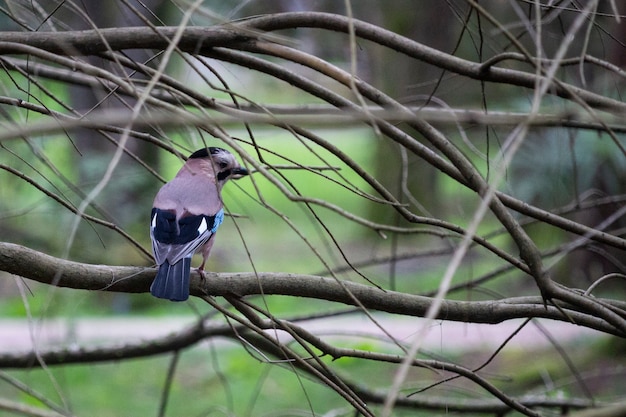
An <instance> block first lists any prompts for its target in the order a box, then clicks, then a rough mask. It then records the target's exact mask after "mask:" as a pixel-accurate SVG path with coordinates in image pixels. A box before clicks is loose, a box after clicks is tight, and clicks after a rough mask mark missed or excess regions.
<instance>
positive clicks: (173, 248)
mask: <svg viewBox="0 0 626 417" xmlns="http://www.w3.org/2000/svg"><path fill="white" fill-rule="evenodd" d="M244 175H248V171H247V170H246V169H245V168H243V167H241V165H239V163H238V162H237V160H236V159H235V157H234V156H233V155H232V154H231V153H230V152H228V151H227V150H225V149H222V148H216V147H211V148H203V149H200V150H198V151H196V152H194V153H192V154H191V155H190V156H189V159H187V162H186V163H185V164H184V165H183V167H182V168H181V169H180V171H178V173H177V174H176V177H174V179H172V180H171V181H170V182H168V183H167V184H165V185H164V186H163V187H161V189H160V190H159V192H158V193H157V195H156V197H155V198H154V204H153V207H152V214H151V222H150V238H151V239H152V252H153V253H154V259H155V260H156V262H157V264H158V265H159V271H158V273H157V276H156V278H155V279H154V281H153V282H152V285H151V286H150V292H151V293H152V295H154V296H155V297H158V298H165V299H168V300H172V301H185V300H186V299H187V298H189V274H190V270H191V258H192V256H193V255H194V253H196V251H198V250H201V251H202V264H201V265H200V267H199V268H198V272H200V274H203V271H204V265H205V263H206V261H207V258H208V256H209V252H210V251H211V247H212V246H213V242H214V241H215V233H216V232H217V228H218V227H219V226H220V224H221V223H222V221H223V220H224V206H223V204H222V197H221V195H220V192H221V191H222V187H223V186H224V183H225V182H226V181H227V180H229V179H230V178H234V179H238V178H241V177H242V176H244Z"/></svg>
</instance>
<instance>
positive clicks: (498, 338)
mask: <svg viewBox="0 0 626 417" xmlns="http://www.w3.org/2000/svg"><path fill="white" fill-rule="evenodd" d="M376 319H377V321H378V324H379V325H380V326H381V327H383V328H384V329H385V330H386V331H387V332H389V333H390V334H391V335H392V336H393V337H394V338H395V339H396V340H397V341H399V342H401V343H411V342H413V340H415V338H416V337H417V335H418V334H419V333H420V332H421V331H422V328H423V326H425V325H427V326H428V332H427V333H426V335H425V337H424V339H423V341H422V345H421V347H422V348H423V349H426V350H428V351H432V352H442V351H444V350H445V351H446V352H450V351H451V349H452V350H453V351H452V353H457V352H463V351H476V350H493V349H496V348H497V347H498V346H500V345H501V344H502V343H503V342H504V341H505V340H506V339H507V337H509V336H510V335H511V334H512V333H514V332H515V331H516V330H517V329H518V327H519V326H520V324H521V323H522V322H523V321H521V320H510V321H507V322H504V323H500V324H498V325H485V324H466V323H455V322H446V323H442V322H437V321H435V322H432V323H431V324H430V325H428V324H427V322H426V321H425V320H424V319H418V318H398V317H391V316H386V315H381V316H376ZM193 322H194V318H193V317H186V318H184V317H177V318H162V317H161V318H152V317H151V318H128V317H120V318H102V319H99V318H85V319H76V320H71V321H70V320H56V319H55V320H48V321H44V322H42V321H39V320H33V321H30V322H29V321H28V320H25V319H3V320H0V354H2V353H3V352H16V351H26V350H31V349H32V348H33V346H37V347H38V348H39V349H45V348H48V347H64V346H65V347H71V346H76V345H80V346H83V345H87V346H89V345H92V346H93V345H95V344H112V343H115V344H119V343H129V342H138V341H141V340H149V339H153V338H158V337H164V336H167V335H168V334H171V333H173V332H176V331H178V330H181V329H183V328H184V327H186V326H188V325H191V324H192V323H193ZM537 322H538V323H539V324H540V326H541V328H539V327H538V326H536V325H534V324H532V323H530V324H528V325H526V326H525V327H524V328H523V329H522V330H521V331H520V332H519V333H518V334H517V335H515V337H514V338H513V339H512V340H511V341H510V342H509V345H508V347H509V348H519V349H529V348H545V347H548V346H549V345H550V343H551V342H550V338H549V337H548V336H550V337H551V338H552V339H553V340H556V341H558V343H559V344H571V343H576V342H579V341H585V343H588V342H590V341H591V339H593V338H599V337H601V336H602V334H601V333H600V332H596V331H593V330H590V329H587V328H583V327H578V326H573V325H572V324H569V323H562V322H555V321H549V320H537ZM299 324H300V325H302V326H303V327H304V328H306V329H308V330H309V331H311V332H313V333H315V334H317V335H320V336H327V337H330V338H333V339H334V340H337V339H339V338H340V339H346V340H347V341H353V342H357V341H359V340H360V338H363V337H366V338H367V340H368V341H373V340H384V339H385V336H384V335H383V332H382V330H381V329H380V328H379V327H377V326H376V325H375V324H373V323H372V322H371V321H369V320H367V319H365V318H355V317H335V318H332V319H325V320H312V321H308V322H302V323H299ZM546 333H548V335H546Z"/></svg>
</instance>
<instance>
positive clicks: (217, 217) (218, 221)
mask: <svg viewBox="0 0 626 417" xmlns="http://www.w3.org/2000/svg"><path fill="white" fill-rule="evenodd" d="M223 221H224V209H220V211H218V212H217V213H216V214H215V216H214V219H213V227H212V228H211V233H215V232H217V228H218V227H220V224H222V222H223ZM209 224H211V223H209Z"/></svg>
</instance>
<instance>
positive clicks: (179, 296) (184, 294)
mask: <svg viewBox="0 0 626 417" xmlns="http://www.w3.org/2000/svg"><path fill="white" fill-rule="evenodd" d="M190 271H191V258H183V259H181V260H180V261H178V262H176V263H175V264H174V265H170V264H169V262H167V261H165V262H164V263H163V264H162V265H161V266H160V267H159V272H157V276H156V278H154V281H152V285H151V286H150V292H151V293H152V295H154V296H155V297H159V298H165V299H167V300H171V301H185V300H186V299H187V298H189V273H190Z"/></svg>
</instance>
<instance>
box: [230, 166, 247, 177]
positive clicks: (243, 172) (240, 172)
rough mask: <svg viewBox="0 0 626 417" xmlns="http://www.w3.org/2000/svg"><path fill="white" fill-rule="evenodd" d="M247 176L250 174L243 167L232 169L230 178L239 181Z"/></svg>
mask: <svg viewBox="0 0 626 417" xmlns="http://www.w3.org/2000/svg"><path fill="white" fill-rule="evenodd" d="M248 174H250V173H249V172H248V170H247V169H245V168H244V167H239V168H234V169H233V170H232V171H231V178H233V179H239V178H241V177H244V176H246V175H248Z"/></svg>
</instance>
